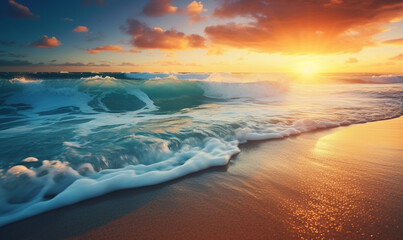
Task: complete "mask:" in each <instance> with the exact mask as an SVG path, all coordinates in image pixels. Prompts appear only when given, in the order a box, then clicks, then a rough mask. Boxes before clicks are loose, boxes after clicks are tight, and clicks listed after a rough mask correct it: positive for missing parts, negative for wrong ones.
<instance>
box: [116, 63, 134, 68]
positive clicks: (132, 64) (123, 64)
mask: <svg viewBox="0 0 403 240" xmlns="http://www.w3.org/2000/svg"><path fill="white" fill-rule="evenodd" d="M118 66H128V67H135V66H138V65H137V64H135V63H131V62H122V63H121V64H119V65H118Z"/></svg>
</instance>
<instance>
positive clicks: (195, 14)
mask: <svg viewBox="0 0 403 240" xmlns="http://www.w3.org/2000/svg"><path fill="white" fill-rule="evenodd" d="M206 11H207V9H205V8H203V4H202V2H196V1H193V2H191V3H190V4H189V5H188V6H187V8H186V14H187V15H189V16H190V23H195V22H200V21H203V20H205V19H206V17H203V16H200V14H201V13H202V12H206Z"/></svg>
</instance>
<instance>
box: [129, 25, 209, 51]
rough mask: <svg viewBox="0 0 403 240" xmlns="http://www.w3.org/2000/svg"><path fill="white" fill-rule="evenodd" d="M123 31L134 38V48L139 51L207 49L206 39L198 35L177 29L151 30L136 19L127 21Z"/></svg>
mask: <svg viewBox="0 0 403 240" xmlns="http://www.w3.org/2000/svg"><path fill="white" fill-rule="evenodd" d="M121 29H122V30H123V31H124V32H126V33H127V34H129V35H130V36H132V44H133V46H134V47H136V48H139V49H162V50H186V49H191V48H204V47H205V38H204V37H202V36H200V35H198V34H189V35H186V34H185V33H183V32H178V31H176V30H175V29H171V30H166V31H164V30H163V29H161V28H150V27H149V26H147V25H146V24H145V23H142V22H140V21H138V20H135V19H127V20H126V24H125V25H123V26H121Z"/></svg>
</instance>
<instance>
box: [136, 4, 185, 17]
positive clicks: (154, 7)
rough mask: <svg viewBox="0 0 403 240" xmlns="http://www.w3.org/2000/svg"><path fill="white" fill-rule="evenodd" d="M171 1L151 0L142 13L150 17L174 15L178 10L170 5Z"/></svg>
mask: <svg viewBox="0 0 403 240" xmlns="http://www.w3.org/2000/svg"><path fill="white" fill-rule="evenodd" d="M172 1H173V0H151V1H149V2H148V3H147V5H146V6H145V7H144V9H143V11H142V13H143V14H145V15H147V16H152V17H160V16H164V15H168V14H172V13H176V12H177V10H178V8H177V7H174V6H172V5H171V3H172Z"/></svg>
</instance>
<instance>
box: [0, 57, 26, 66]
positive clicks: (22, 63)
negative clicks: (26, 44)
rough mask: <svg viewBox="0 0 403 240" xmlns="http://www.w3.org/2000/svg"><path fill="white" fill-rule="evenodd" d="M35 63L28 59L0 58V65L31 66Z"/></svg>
mask: <svg viewBox="0 0 403 240" xmlns="http://www.w3.org/2000/svg"><path fill="white" fill-rule="evenodd" d="M30 65H33V64H32V63H31V62H29V61H26V60H23V61H22V60H12V61H9V60H2V59H0V67H20V66H30Z"/></svg>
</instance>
